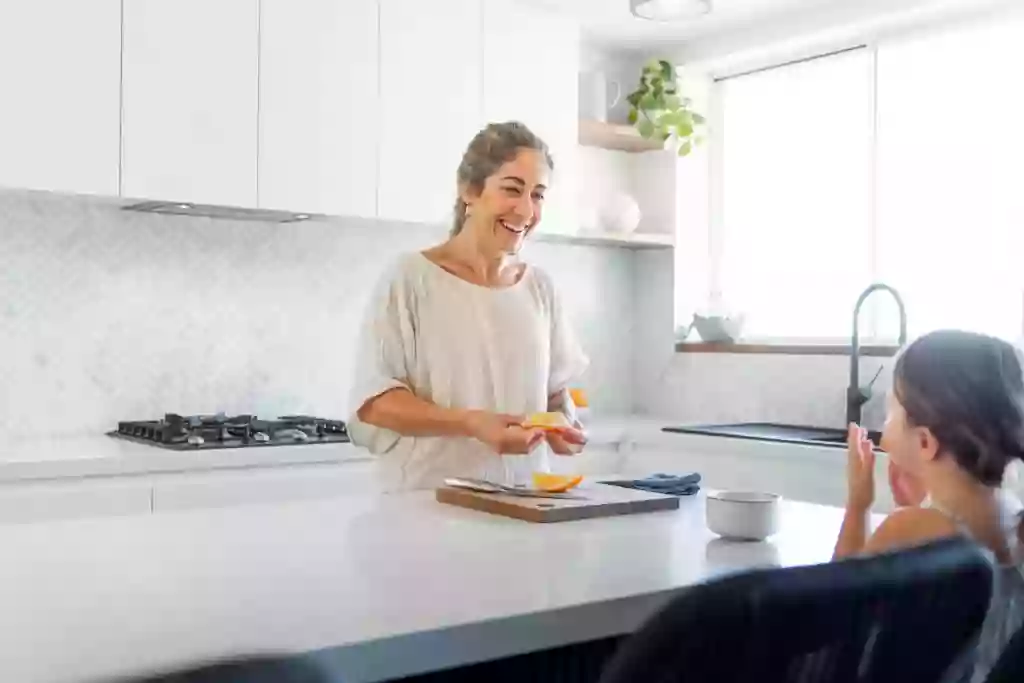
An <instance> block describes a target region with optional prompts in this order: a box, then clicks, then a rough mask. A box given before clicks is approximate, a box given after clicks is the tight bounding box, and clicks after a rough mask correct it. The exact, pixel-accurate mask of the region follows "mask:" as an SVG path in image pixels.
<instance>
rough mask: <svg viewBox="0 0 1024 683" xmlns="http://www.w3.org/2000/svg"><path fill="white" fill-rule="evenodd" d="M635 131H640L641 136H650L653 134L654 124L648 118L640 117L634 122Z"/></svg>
mask: <svg viewBox="0 0 1024 683" xmlns="http://www.w3.org/2000/svg"><path fill="white" fill-rule="evenodd" d="M636 129H637V131H639V132H640V135H641V137H644V138H648V139H649V138H651V137H652V136H653V135H654V124H653V123H651V122H650V121H649V120H648V119H642V120H641V121H640V122H639V123H637V124H636Z"/></svg>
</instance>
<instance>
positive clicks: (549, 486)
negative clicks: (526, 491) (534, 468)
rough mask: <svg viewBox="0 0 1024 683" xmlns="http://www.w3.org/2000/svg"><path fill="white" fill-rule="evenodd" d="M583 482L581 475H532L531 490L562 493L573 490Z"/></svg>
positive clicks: (537, 473)
mask: <svg viewBox="0 0 1024 683" xmlns="http://www.w3.org/2000/svg"><path fill="white" fill-rule="evenodd" d="M582 481H583V475H581V474H549V473H547V472H534V473H533V488H535V489H537V490H539V491H545V492H547V493H562V492H563V491H568V490H569V489H571V488H575V487H577V486H579V485H580V482H582Z"/></svg>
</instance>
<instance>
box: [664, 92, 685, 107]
mask: <svg viewBox="0 0 1024 683" xmlns="http://www.w3.org/2000/svg"><path fill="white" fill-rule="evenodd" d="M666 92H668V91H666ZM680 106H682V100H680V99H679V95H673V94H671V93H669V94H668V95H666V96H665V108H666V109H671V110H673V111H675V110H676V109H679V107H680Z"/></svg>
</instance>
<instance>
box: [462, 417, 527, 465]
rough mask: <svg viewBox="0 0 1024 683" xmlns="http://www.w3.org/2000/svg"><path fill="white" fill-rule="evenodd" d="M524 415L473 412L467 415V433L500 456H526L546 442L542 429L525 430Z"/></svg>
mask: <svg viewBox="0 0 1024 683" xmlns="http://www.w3.org/2000/svg"><path fill="white" fill-rule="evenodd" d="M524 420H525V418H524V417H523V416H522V415H506V414H504V413H489V412H487V411H484V410H473V411H470V412H469V413H467V415H466V420H465V423H466V433H467V434H468V435H469V436H471V437H473V438H474V439H476V440H477V441H480V442H481V443H484V444H487V446H488V447H490V449H491V450H492V451H494V452H495V453H497V454H498V455H525V454H526V453H529V452H530V451H532V450H533V449H534V448H536V446H537V444H539V443H540V442H541V441H543V440H544V432H543V431H542V430H540V429H525V428H524V427H522V423H523V421H524Z"/></svg>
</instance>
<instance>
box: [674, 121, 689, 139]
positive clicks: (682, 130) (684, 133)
mask: <svg viewBox="0 0 1024 683" xmlns="http://www.w3.org/2000/svg"><path fill="white" fill-rule="evenodd" d="M676 135H678V136H679V137H681V138H688V137H690V136H691V135H693V125H692V124H689V123H678V124H676Z"/></svg>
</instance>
